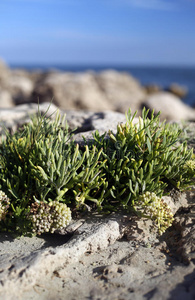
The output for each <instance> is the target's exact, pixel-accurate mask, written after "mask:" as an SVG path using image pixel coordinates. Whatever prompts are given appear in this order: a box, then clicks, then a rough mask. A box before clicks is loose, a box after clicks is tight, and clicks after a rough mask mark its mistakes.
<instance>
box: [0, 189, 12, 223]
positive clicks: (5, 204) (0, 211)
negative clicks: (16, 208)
mask: <svg viewBox="0 0 195 300" xmlns="http://www.w3.org/2000/svg"><path fill="white" fill-rule="evenodd" d="M9 204H10V200H9V198H8V197H7V195H6V194H5V193H4V192H3V191H1V190H0V221H1V220H2V219H3V218H4V217H5V215H6V213H7V210H8V208H9Z"/></svg>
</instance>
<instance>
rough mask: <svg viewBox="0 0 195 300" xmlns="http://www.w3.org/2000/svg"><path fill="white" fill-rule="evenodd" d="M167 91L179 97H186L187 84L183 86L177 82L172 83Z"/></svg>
mask: <svg viewBox="0 0 195 300" xmlns="http://www.w3.org/2000/svg"><path fill="white" fill-rule="evenodd" d="M167 91H168V92H170V93H172V94H174V95H176V96H177V97H179V98H184V97H185V96H186V95H187V93H188V89H187V88H186V87H185V86H181V85H179V84H177V83H172V84H171V85H170V86H169V87H168V88H167Z"/></svg>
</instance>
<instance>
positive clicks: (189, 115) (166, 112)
mask: <svg viewBox="0 0 195 300" xmlns="http://www.w3.org/2000/svg"><path fill="white" fill-rule="evenodd" d="M143 106H145V107H146V108H149V109H151V110H153V109H154V112H155V113H158V112H159V111H161V120H162V121H163V120H164V119H166V120H167V121H170V120H180V121H181V120H195V110H194V109H191V108H190V107H189V106H187V105H186V104H184V103H183V102H182V101H181V100H180V99H179V98H178V97H176V96H174V95H172V94H171V93H168V92H159V93H155V94H152V95H150V96H148V97H147V98H146V100H145V101H144V103H143Z"/></svg>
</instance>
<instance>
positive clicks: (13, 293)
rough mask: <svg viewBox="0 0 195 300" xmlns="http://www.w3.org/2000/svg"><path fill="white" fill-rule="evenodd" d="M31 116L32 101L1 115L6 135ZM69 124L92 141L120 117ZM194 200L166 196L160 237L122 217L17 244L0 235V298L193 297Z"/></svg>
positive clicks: (71, 118) (189, 195)
mask: <svg viewBox="0 0 195 300" xmlns="http://www.w3.org/2000/svg"><path fill="white" fill-rule="evenodd" d="M55 109H56V107H55V106H54V105H52V106H51V107H50V111H49V112H48V114H50V113H51V112H54V111H55ZM46 110H47V104H41V105H40V111H41V112H42V113H44V112H45V111H46ZM35 111H37V106H36V105H34V104H29V105H22V106H18V107H17V109H13V110H11V109H9V110H8V109H5V110H1V116H0V117H1V119H2V120H3V121H4V124H5V125H6V126H7V125H9V126H10V130H11V126H15V128H17V126H18V122H19V123H20V124H21V121H23V122H26V121H28V120H29V114H32V113H34V112H35ZM61 113H62V114H63V113H64V111H61ZM3 116H4V117H3ZM5 116H7V118H6V117H5ZM3 118H4V119H3ZM67 120H68V122H69V123H70V125H71V126H72V127H73V128H74V127H75V126H76V127H78V128H79V129H78V131H79V132H80V133H81V132H82V130H84V131H85V133H86V134H87V133H88V135H89V136H90V138H91V137H92V135H91V132H92V130H94V129H98V128H100V129H102V130H103V129H104V128H106V129H107V128H109V121H110V126H111V125H112V126H113V127H114V125H117V123H118V121H119V122H122V121H123V120H125V116H124V115H123V114H120V113H114V112H104V113H103V112H102V113H93V112H82V113H78V112H75V114H74V113H73V111H70V112H67ZM113 123H114V125H113ZM100 126H101V127H100ZM80 133H78V134H80ZM194 199H195V190H191V191H189V192H186V193H183V194H181V193H179V192H176V191H174V192H172V193H171V197H164V201H166V202H167V203H168V204H169V205H170V206H171V208H172V211H173V212H174V213H175V221H174V224H173V226H172V227H170V228H169V229H168V230H167V231H166V232H165V233H164V234H163V235H162V236H161V237H159V236H158V235H157V231H156V230H155V227H154V226H153V224H152V222H151V221H150V220H143V219H142V220H140V219H138V218H136V217H132V216H130V215H124V214H121V213H120V212H119V213H118V214H111V215H109V216H106V217H102V216H98V215H97V214H94V215H92V216H91V215H83V216H82V219H78V220H73V221H72V223H71V224H70V225H69V226H68V227H67V228H66V229H65V230H64V231H60V232H58V233H56V234H53V235H51V234H45V235H41V236H40V237H33V238H29V237H21V238H20V239H15V238H14V237H13V236H11V235H10V234H9V233H0V299H2V300H4V299H6V300H7V299H8V300H9V299H10V300H12V299H14V300H15V299H22V300H23V299H28V300H30V299H32V300H39V299H45V300H46V299H47V300H48V299H49V300H54V299H70V300H73V299H81V300H84V299H92V300H98V299H103V300H107V299H108V300H111V299H124V300H129V299H132V300H134V299H136V300H140V299H143V300H144V299H154V300H155V299H161V300H165V299H166V300H167V299H170V300H172V299H173V300H183V299H188V300H192V299H194V298H195V268H194V263H195V248H194V245H195V204H194V203H195V202H194Z"/></svg>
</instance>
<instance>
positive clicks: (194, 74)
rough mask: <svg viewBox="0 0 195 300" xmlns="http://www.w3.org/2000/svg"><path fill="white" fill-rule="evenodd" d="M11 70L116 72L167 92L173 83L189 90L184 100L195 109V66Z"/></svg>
mask: <svg viewBox="0 0 195 300" xmlns="http://www.w3.org/2000/svg"><path fill="white" fill-rule="evenodd" d="M10 67H11V68H23V69H26V70H28V71H34V70H41V71H48V70H51V69H54V70H59V71H65V72H84V71H89V70H90V71H95V72H101V71H103V70H108V69H109V70H110V69H112V70H116V71H120V72H127V73H129V74H131V75H132V76H133V77H135V78H136V79H137V80H138V81H139V82H140V83H141V84H142V85H150V84H156V85H158V86H160V87H161V88H162V89H163V90H166V89H167V88H168V87H169V86H170V85H171V84H172V83H177V84H179V85H180V86H182V87H184V88H187V91H188V93H187V95H186V96H185V98H183V99H182V100H183V101H184V102H185V103H186V104H188V105H189V106H191V107H195V66H193V67H183V66H174V67H173V66H118V65H117V66H116V65H98V66H97V65H63V64H62V65H60V64H58V65H40V64H39V65H38V64H37V65H35V64H34V65H30V64H28V65H27V64H26V65H10Z"/></svg>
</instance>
